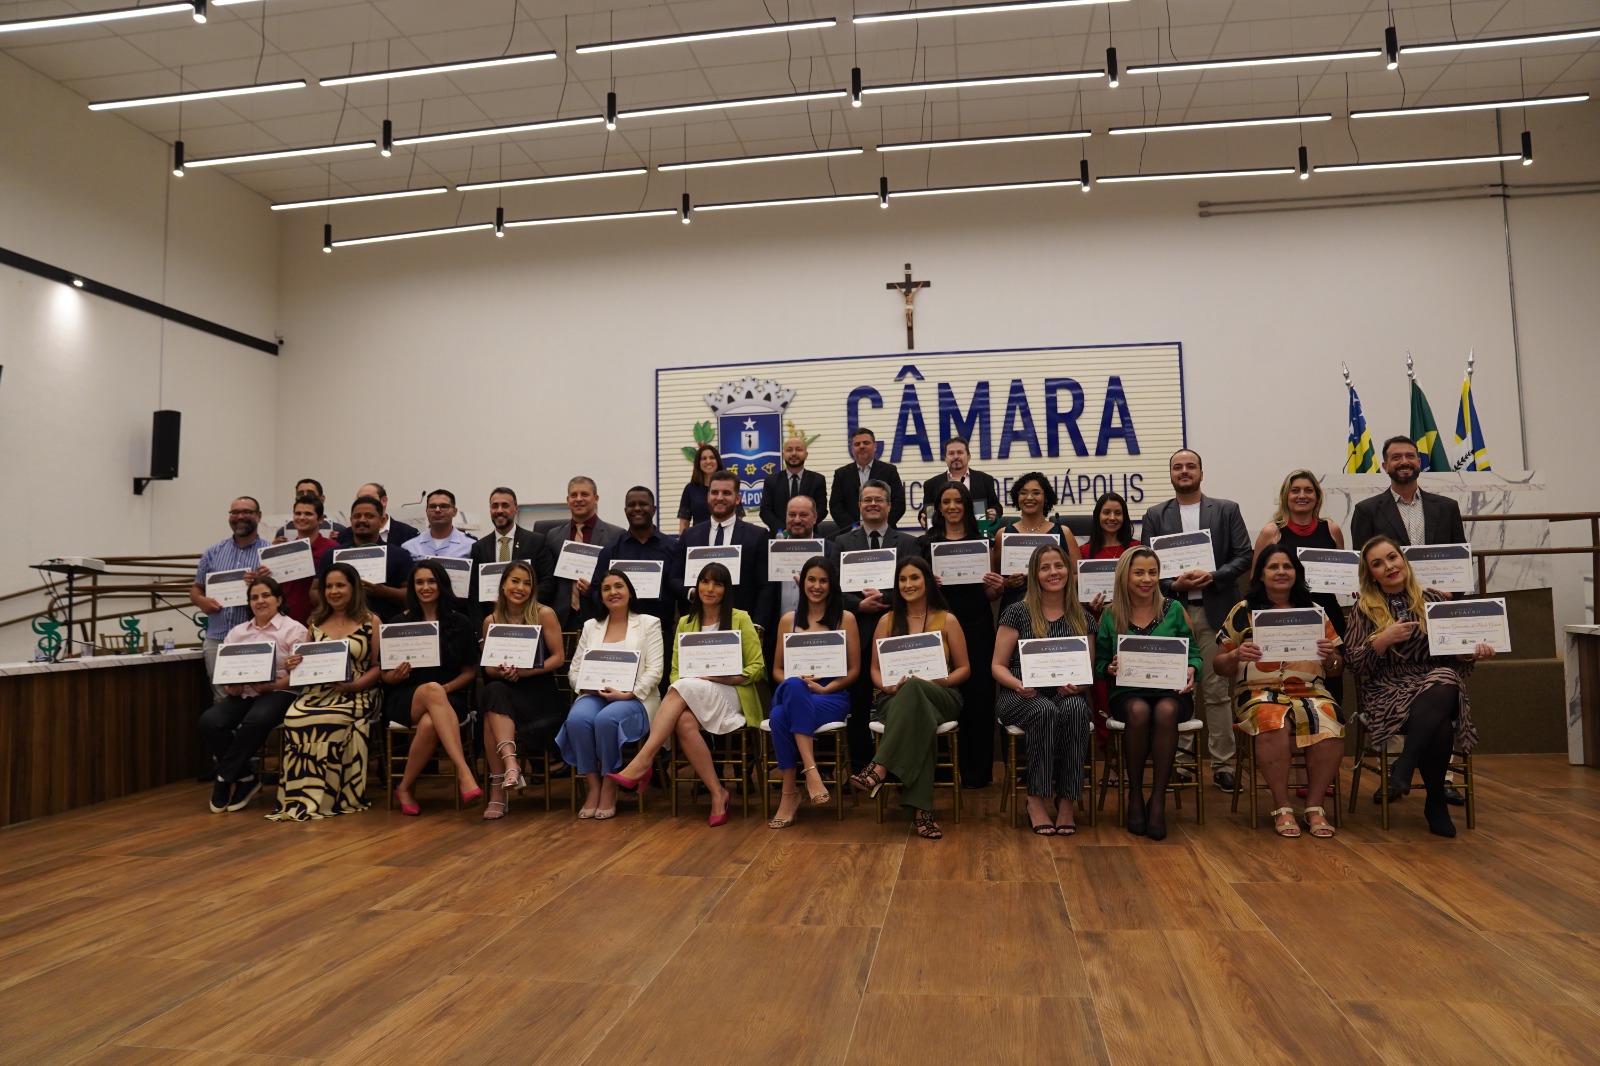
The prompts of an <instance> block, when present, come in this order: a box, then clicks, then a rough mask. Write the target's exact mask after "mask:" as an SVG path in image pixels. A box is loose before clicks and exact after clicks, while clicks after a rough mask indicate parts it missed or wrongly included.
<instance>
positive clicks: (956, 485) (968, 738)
mask: <svg viewBox="0 0 1600 1066" xmlns="http://www.w3.org/2000/svg"><path fill="white" fill-rule="evenodd" d="M934 506H935V508H936V509H937V514H936V515H935V516H934V517H933V518H932V519H931V520H930V522H929V527H930V528H929V529H928V532H927V533H925V534H924V535H923V536H922V537H921V538H920V539H919V541H918V543H919V544H920V545H921V549H922V557H923V558H924V559H927V560H928V561H929V563H930V564H931V563H932V561H933V545H935V544H938V543H941V542H944V541H952V540H982V539H983V535H982V534H981V533H980V532H979V531H978V522H977V519H976V518H974V517H973V515H972V493H970V492H968V491H967V487H966V486H965V485H963V484H961V483H960V482H959V481H956V482H951V483H950V484H948V485H946V486H945V487H944V488H942V489H940V490H939V499H938V500H936V501H935V503H934ZM1002 583H1003V582H1002V580H1001V577H1000V575H999V574H997V573H995V572H994V571H992V570H991V571H989V572H988V573H986V574H984V575H983V582H982V583H981V584H960V585H954V584H946V583H945V582H943V581H940V582H939V591H940V592H942V593H943V594H944V598H945V602H946V603H948V604H949V605H950V613H951V614H953V615H955V617H956V621H958V622H960V623H961V631H962V633H964V634H966V638H967V659H968V661H969V662H974V663H980V664H983V663H988V662H989V661H990V660H992V659H993V658H994V603H995V601H996V600H998V599H999V598H1000V589H1001V585H1002ZM960 721H961V725H960V729H961V787H962V788H984V787H986V786H987V785H988V784H989V782H991V781H992V780H994V675H993V674H992V673H990V672H989V671H988V670H983V669H978V670H974V671H972V674H971V676H969V677H968V678H967V680H965V681H963V682H962V683H961V719H960Z"/></svg>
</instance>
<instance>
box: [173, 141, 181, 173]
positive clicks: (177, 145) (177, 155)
mask: <svg viewBox="0 0 1600 1066" xmlns="http://www.w3.org/2000/svg"><path fill="white" fill-rule="evenodd" d="M172 176H173V177H175V178H181V177H183V142H182V141H174V142H173V143H172Z"/></svg>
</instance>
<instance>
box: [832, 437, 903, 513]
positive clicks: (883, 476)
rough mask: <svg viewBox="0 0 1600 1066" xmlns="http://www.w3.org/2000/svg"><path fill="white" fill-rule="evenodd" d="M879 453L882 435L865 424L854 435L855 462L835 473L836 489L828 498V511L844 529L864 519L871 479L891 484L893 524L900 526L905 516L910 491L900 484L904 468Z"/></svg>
mask: <svg viewBox="0 0 1600 1066" xmlns="http://www.w3.org/2000/svg"><path fill="white" fill-rule="evenodd" d="M877 454H878V438H877V436H876V435H875V434H874V433H873V432H872V430H870V429H868V428H867V427H866V426H861V427H860V428H858V429H857V430H856V431H855V432H854V433H852V434H851V435H850V455H851V457H852V458H854V459H855V462H853V463H846V464H844V465H843V466H841V467H840V468H839V469H837V470H835V471H834V472H833V492H832V493H831V494H830V495H829V497H828V513H830V514H832V515H833V520H834V522H836V523H838V526H839V528H840V529H849V528H850V527H851V526H853V525H855V524H856V523H857V522H859V521H861V512H860V510H859V509H858V507H859V500H860V498H861V490H862V488H863V487H865V486H866V483H867V482H868V481H881V482H883V483H884V484H885V485H887V486H888V487H889V517H888V521H889V525H891V526H898V525H899V524H900V519H902V518H904V517H905V513H906V490H905V486H904V485H902V484H901V483H900V471H899V470H898V469H896V468H895V465H894V464H893V463H886V462H884V461H883V460H882V459H879V458H877Z"/></svg>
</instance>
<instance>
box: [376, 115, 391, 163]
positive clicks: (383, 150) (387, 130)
mask: <svg viewBox="0 0 1600 1066" xmlns="http://www.w3.org/2000/svg"><path fill="white" fill-rule="evenodd" d="M378 152H379V154H380V155H382V156H383V158H385V159H388V158H389V157H390V156H392V155H394V123H393V122H391V121H390V120H389V119H384V120H383V140H382V141H381V142H380V143H379V145H378Z"/></svg>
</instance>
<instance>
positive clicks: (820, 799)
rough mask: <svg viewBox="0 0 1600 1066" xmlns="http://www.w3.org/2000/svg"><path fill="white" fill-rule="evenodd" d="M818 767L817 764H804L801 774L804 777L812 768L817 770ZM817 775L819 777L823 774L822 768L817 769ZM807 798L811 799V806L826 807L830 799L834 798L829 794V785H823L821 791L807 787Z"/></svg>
mask: <svg viewBox="0 0 1600 1066" xmlns="http://www.w3.org/2000/svg"><path fill="white" fill-rule="evenodd" d="M816 769H817V768H816V767H815V766H804V767H801V769H800V776H801V777H804V776H805V775H806V774H808V773H810V772H811V771H812V770H816ZM817 776H818V777H821V776H822V772H821V771H820V770H818V771H817ZM806 799H808V800H810V801H811V806H813V807H826V806H827V805H828V801H829V800H831V799H833V797H832V796H830V795H829V794H828V786H827V785H823V786H822V791H821V792H812V791H811V790H810V789H807V790H806Z"/></svg>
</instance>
